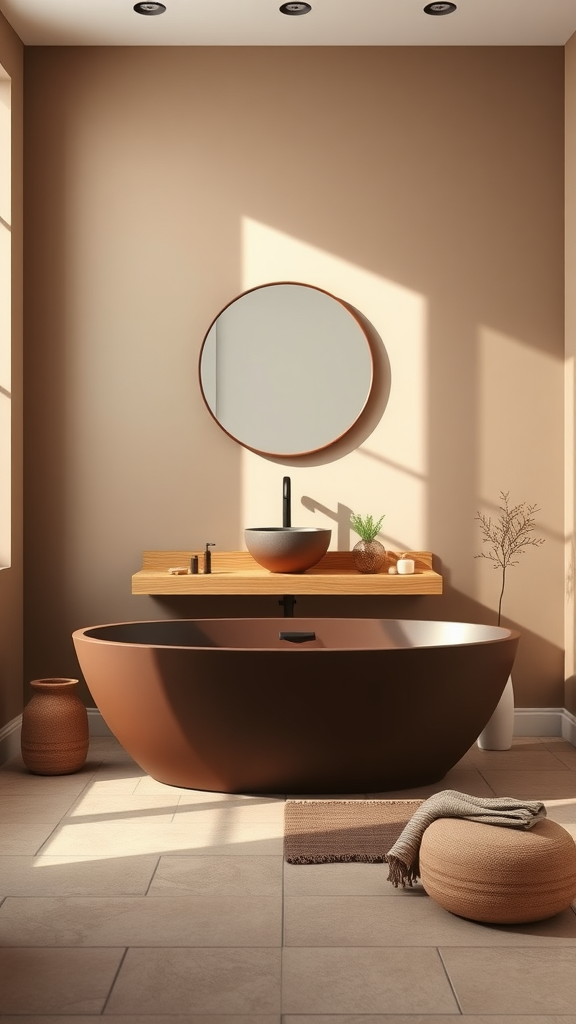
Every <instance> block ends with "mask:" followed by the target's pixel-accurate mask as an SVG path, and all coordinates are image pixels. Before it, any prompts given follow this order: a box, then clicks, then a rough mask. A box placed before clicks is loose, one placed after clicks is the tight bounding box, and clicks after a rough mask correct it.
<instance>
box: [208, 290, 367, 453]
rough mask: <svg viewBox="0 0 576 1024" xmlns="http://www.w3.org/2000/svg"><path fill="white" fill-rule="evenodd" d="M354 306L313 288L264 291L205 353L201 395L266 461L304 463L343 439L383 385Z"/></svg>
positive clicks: (221, 318) (214, 329) (228, 318)
mask: <svg viewBox="0 0 576 1024" xmlns="http://www.w3.org/2000/svg"><path fill="white" fill-rule="evenodd" d="M373 372H374V367H373V359H372V352H371V349H370V344H369V341H368V337H367V335H366V333H365V331H364V329H363V327H362V324H361V319H360V317H359V316H357V315H356V313H355V310H354V309H353V307H351V306H348V305H347V304H346V303H344V302H343V301H341V300H340V299H337V298H336V297H335V296H334V295H330V294H329V293H328V292H325V291H323V290H322V289H320V288H315V287H313V286H312V285H305V284H296V283H292V282H282V283H278V284H269V285H262V286H261V287H259V288H253V289H251V290H250V291H248V292H244V294H242V295H240V296H239V297H238V298H237V299H234V301H233V302H231V303H229V305H228V306H226V307H225V308H224V309H223V310H222V312H221V313H220V314H219V315H218V316H217V317H216V319H215V320H214V321H213V323H212V325H211V326H210V329H209V330H208V333H207V334H206V337H205V338H204V342H203V344H202V350H201V353H200V387H201V390H202V395H203V397H204V401H205V402H206V405H207V406H208V409H209V410H210V412H211V414H212V416H213V417H214V419H215V420H216V422H217V423H218V424H219V425H220V426H221V427H222V429H223V430H225V431H226V433H227V434H229V435H230V437H232V438H233V439H234V440H236V441H238V442H239V443H240V444H242V445H244V446H245V447H246V448H251V449H252V450H253V451H256V452H259V453H261V454H263V455H276V456H282V455H290V456H293V455H304V454H307V453H309V452H314V451H319V450H320V449H321V448H325V447H327V446H328V445H330V444H332V443H333V442H334V441H336V440H338V438H340V437H342V435H343V434H345V433H346V432H347V431H348V430H349V429H350V428H351V427H352V426H353V424H354V423H355V422H356V420H357V419H358V417H359V416H360V414H361V412H362V410H363V409H364V407H365V405H366V403H367V401H368V397H369V395H370V389H371V386H372V379H373Z"/></svg>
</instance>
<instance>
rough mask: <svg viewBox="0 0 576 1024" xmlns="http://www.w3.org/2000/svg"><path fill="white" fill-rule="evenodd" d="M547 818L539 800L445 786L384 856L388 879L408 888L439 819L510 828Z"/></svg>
mask: <svg viewBox="0 0 576 1024" xmlns="http://www.w3.org/2000/svg"><path fill="white" fill-rule="evenodd" d="M545 817H546V808H545V807H544V804H542V803H540V801H538V800H532V801H531V800H515V799H514V798H513V797H511V796H502V797H482V796H469V795H468V793H459V792H458V791H457V790H455V789H445V790H443V791H442V792H441V793H436V794H435V795H434V796H431V797H430V799H429V800H425V801H424V803H423V804H421V806H420V807H419V808H418V810H417V811H416V812H415V813H414V814H413V815H412V817H411V818H410V821H409V822H408V824H407V825H406V826H405V828H404V831H403V832H402V833H401V835H400V836H399V838H398V839H397V840H396V842H395V843H394V846H392V848H391V849H390V850H389V851H388V853H387V854H385V856H384V861H385V863H386V864H388V867H389V872H388V881H389V882H392V885H394V886H395V887H396V888H397V887H398V886H399V885H400V886H402V888H405V887H406V886H407V885H412V883H413V882H414V881H415V880H416V879H417V878H418V877H419V875H420V864H419V854H420V843H421V842H422V836H423V835H424V832H425V831H426V829H427V828H428V825H430V824H431V823H432V822H433V821H434V820H435V819H436V818H466V820H467V821H480V822H483V823H484V824H485V825H503V826H505V827H507V828H524V829H526V828H532V825H534V824H535V823H536V822H537V821H538V820H539V819H540V818H545Z"/></svg>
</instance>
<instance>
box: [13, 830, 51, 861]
mask: <svg viewBox="0 0 576 1024" xmlns="http://www.w3.org/2000/svg"><path fill="white" fill-rule="evenodd" d="M53 831H54V825H53V824H52V825H46V824H44V825H42V824H40V825H27V824H21V825H19V824H18V823H14V824H10V823H6V824H5V825H4V824H3V825H2V828H1V829H0V856H2V855H4V854H8V855H12V856H15V855H18V854H21V855H22V856H24V857H28V856H31V855H34V854H35V853H38V851H39V850H40V848H41V846H42V844H43V843H44V842H46V840H47V839H48V837H49V836H50V834H51V833H52V832H53Z"/></svg>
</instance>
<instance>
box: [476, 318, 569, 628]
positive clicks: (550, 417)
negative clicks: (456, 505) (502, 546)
mask: <svg viewBox="0 0 576 1024" xmlns="http://www.w3.org/2000/svg"><path fill="white" fill-rule="evenodd" d="M563 378H564V365H563V363H562V361H561V360H559V359H555V358H554V357H552V356H550V355H549V354H548V353H546V352H542V351H540V350H538V349H536V348H534V347H533V346H531V345H526V344H524V343H523V342H521V341H519V340H518V339H517V338H511V337H509V336H508V335H505V334H502V333H500V332H498V331H496V330H494V329H492V328H490V327H486V326H481V327H480V328H479V333H478V366H477V396H478V398H477V401H478V419H477V424H478V427H477V451H476V453H475V454H476V459H477V482H478V487H477V494H478V503H479V504H478V508H479V511H481V512H483V513H485V514H486V515H491V516H492V518H493V519H494V518H498V515H499V510H498V506H499V504H500V499H499V495H500V491H509V492H510V502H511V504H514V505H515V504H519V503H521V502H526V503H527V504H529V505H534V504H535V505H538V506H539V507H540V510H541V511H540V512H539V513H538V515H537V516H536V519H537V529H536V531H535V534H534V535H535V536H542V537H544V538H545V540H546V543H545V544H544V545H543V546H542V547H541V548H537V547H527V548H525V550H524V553H523V554H521V555H520V556H519V564H518V565H517V566H515V567H512V568H511V570H510V572H509V574H508V577H507V581H506V593H505V597H504V605H503V615H504V616H507V617H509V618H512V619H514V620H515V621H517V622H519V623H521V624H522V625H523V626H525V627H526V628H529V629H532V630H533V631H534V632H535V633H537V634H538V635H539V636H543V637H545V638H546V639H548V640H550V642H552V643H555V644H558V645H559V646H560V647H562V646H563V628H562V626H563V610H562V608H563V599H564V585H563V584H564V548H565V539H564V529H563V523H562V521H561V519H559V518H557V517H556V518H555V514H554V512H553V510H554V509H562V507H563V496H562V486H563V470H564V464H563V463H564V379H563ZM542 396H546V401H545V402H543V401H542ZM551 396H557V401H556V402H554V401H551ZM551 409H552V411H550V410H551ZM473 457H474V453H471V458H473ZM477 550H478V551H480V550H482V544H481V539H480V532H478V545H477ZM476 567H477V573H476V580H477V583H476V596H477V597H478V600H480V601H481V602H482V603H483V604H485V605H486V606H487V607H489V608H496V606H497V601H498V594H499V582H500V574H499V571H498V572H495V571H494V570H493V569H492V563H490V562H487V561H485V560H484V559H477V561H476ZM543 574H546V576H547V577H548V578H549V579H550V578H552V579H556V580H557V581H558V586H557V588H556V590H555V591H554V590H553V589H551V590H550V591H549V592H548V598H547V600H546V602H542V601H541V600H539V597H538V594H539V589H540V587H539V581H540V580H541V579H542V577H543ZM551 594H552V595H554V594H555V595H556V597H555V598H554V597H553V599H552V600H550V595H551Z"/></svg>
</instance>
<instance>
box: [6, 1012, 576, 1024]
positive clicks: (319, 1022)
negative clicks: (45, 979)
mask: <svg viewBox="0 0 576 1024" xmlns="http://www.w3.org/2000/svg"><path fill="white" fill-rule="evenodd" d="M2 1024H3V1022H2ZM10 1024H12V1022H10ZM14 1024H19V1022H18V1021H16V1020H14ZM30 1024H34V1021H30ZM55 1024H56V1022H55ZM81 1024H83V1022H81ZM87 1024H88V1022H87ZM138 1024H139V1022H138ZM142 1024H145V1022H142ZM282 1024H576V1013H570V1014H568V1015H567V1016H564V1015H562V1016H561V1017H557V1016H556V1015H554V1016H550V1015H548V1014H546V1015H545V1016H540V1015H537V1016H535V1017H532V1016H530V1017H526V1015H525V1014H521V1015H520V1014H516V1013H514V1014H501V1013H497V1014H494V1015H492V1014H489V1015H486V1014H480V1015H477V1014H464V1015H458V1016H454V1014H449V1015H446V1014H439V1015H436V1014H434V1016H431V1015H430V1014H427V1013H408V1014H405V1013H402V1014H396V1013H390V1014H388V1013H386V1014H384V1015H382V1014H370V1015H363V1014H357V1013H355V1014H352V1015H351V1014H329V1013H316V1014H312V1015H307V1014H294V1013H285V1014H284V1016H283V1017H282Z"/></svg>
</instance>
